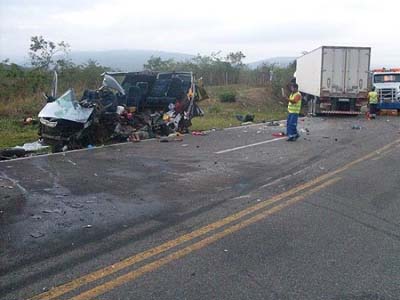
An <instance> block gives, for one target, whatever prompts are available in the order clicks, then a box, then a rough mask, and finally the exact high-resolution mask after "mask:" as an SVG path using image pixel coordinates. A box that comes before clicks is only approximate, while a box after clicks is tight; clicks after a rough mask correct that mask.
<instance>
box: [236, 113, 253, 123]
mask: <svg viewBox="0 0 400 300" xmlns="http://www.w3.org/2000/svg"><path fill="white" fill-rule="evenodd" d="M236 119H237V120H238V121H240V122H242V123H247V122H254V119H255V115H252V114H247V115H236Z"/></svg>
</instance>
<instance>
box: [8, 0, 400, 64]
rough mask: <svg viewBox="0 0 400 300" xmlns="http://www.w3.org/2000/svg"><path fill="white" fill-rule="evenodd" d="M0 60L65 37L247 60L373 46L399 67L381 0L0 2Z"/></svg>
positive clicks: (396, 6) (377, 57)
mask: <svg viewBox="0 0 400 300" xmlns="http://www.w3.org/2000/svg"><path fill="white" fill-rule="evenodd" d="M0 5H1V9H0V58H4V57H10V56H15V55H19V56H21V55H24V54H25V55H26V53H27V51H28V48H29V39H30V37H31V36H34V35H43V36H44V37H46V38H48V39H50V40H53V41H56V42H57V41H61V40H65V41H67V42H68V43H70V44H71V46H72V50H73V51H74V50H110V49H126V48H129V49H155V50H166V51H179V52H185V53H193V54H196V53H202V54H209V53H211V52H212V51H218V50H222V51H223V52H228V51H236V50H241V51H243V52H244V53H245V54H246V55H247V59H248V60H257V59H263V58H266V57H269V56H280V55H289V56H296V55H298V54H299V53H301V52H302V51H303V50H311V49H313V48H316V47H318V46H320V45H323V44H325V45H326V44H330V45H337V44H340V45H356V46H357V45H360V46H371V47H373V60H374V61H377V62H380V61H382V62H383V61H388V60H390V61H391V62H392V63H393V64H399V65H400V58H399V55H398V54H397V53H400V41H399V40H398V39H397V38H396V36H397V31H396V30H397V28H398V24H397V23H398V21H397V18H396V17H393V18H385V19H384V21H381V20H380V18H379V16H390V15H393V12H396V11H399V10H400V2H399V1H397V0H386V1H385V5H379V6H377V5H376V2H375V1H372V0H336V1H335V2H331V1H323V0H303V1H301V2H299V1H274V2H270V1H256V0H247V1H245V2H235V1H227V0H224V1H222V0H221V1H215V0H203V1H199V2H188V1H187V0H186V1H183V0H170V1H152V2H150V1H147V2H146V1H140V2H138V1H128V0H108V1H105V0H97V1H95V2H93V1H89V0H82V1H71V0H68V1H67V0H60V1H50V0H38V1H28V0H22V1H21V0H16V1H10V0H0Z"/></svg>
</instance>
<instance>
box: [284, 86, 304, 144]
mask: <svg viewBox="0 0 400 300" xmlns="http://www.w3.org/2000/svg"><path fill="white" fill-rule="evenodd" d="M290 91H291V93H290V95H289V99H288V100H289V103H288V113H289V114H288V117H287V126H286V128H287V136H288V139H287V140H288V141H289V142H294V141H296V140H297V139H298V138H299V137H300V135H299V133H298V132H297V120H298V118H299V114H300V110H301V98H302V97H301V94H300V92H299V86H298V85H297V84H292V85H291V86H290Z"/></svg>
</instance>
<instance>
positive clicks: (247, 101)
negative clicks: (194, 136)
mask: <svg viewBox="0 0 400 300" xmlns="http://www.w3.org/2000/svg"><path fill="white" fill-rule="evenodd" d="M206 89H207V92H208V94H209V95H210V99H208V100H206V101H202V102H200V104H199V105H200V107H201V108H202V109H203V110H204V112H205V115H204V117H200V118H194V119H193V120H192V123H193V125H192V127H191V130H208V129H212V128H227V127H232V126H238V125H240V124H241V122H240V121H238V120H237V119H236V115H237V114H241V115H245V114H254V115H255V122H262V121H271V120H281V119H284V118H286V105H285V104H284V103H282V102H280V99H276V98H274V97H273V96H271V91H270V89H268V88H264V87H249V86H243V85H231V86H216V87H207V88H206ZM227 91H233V92H235V93H236V94H237V101H236V102H234V103H222V102H221V101H220V100H219V99H218V95H220V94H221V93H224V92H227Z"/></svg>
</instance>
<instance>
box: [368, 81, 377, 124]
mask: <svg viewBox="0 0 400 300" xmlns="http://www.w3.org/2000/svg"><path fill="white" fill-rule="evenodd" d="M378 101H379V96H378V93H377V92H376V91H375V87H374V86H373V87H372V89H371V91H370V92H369V93H368V104H369V117H370V118H371V119H375V118H376V111H377V107H378Z"/></svg>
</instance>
